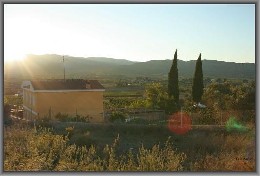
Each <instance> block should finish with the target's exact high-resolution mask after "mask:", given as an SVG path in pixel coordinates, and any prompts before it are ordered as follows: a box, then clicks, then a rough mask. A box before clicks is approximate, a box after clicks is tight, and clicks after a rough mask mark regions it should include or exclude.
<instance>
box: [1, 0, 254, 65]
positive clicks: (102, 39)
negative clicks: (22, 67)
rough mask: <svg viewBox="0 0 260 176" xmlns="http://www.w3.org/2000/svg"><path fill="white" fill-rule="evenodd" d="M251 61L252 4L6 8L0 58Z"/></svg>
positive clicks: (20, 5) (18, 5) (23, 5)
mask: <svg viewBox="0 0 260 176" xmlns="http://www.w3.org/2000/svg"><path fill="white" fill-rule="evenodd" d="M176 49H178V59H181V60H186V61H187V60H195V59H197V58H198V56H199V53H202V59H209V60H223V61H230V62H242V63H244V62H251V63H254V62H255V5H253V4H251V5H250V4H249V5H246V4H240V5H235V4H230V5H228V4H223V5H220V4H211V5H210V4H207V5H203V4H103V5H102V4H50V5H47V4H17V5H16V4H5V5H4V59H5V61H10V60H15V59H21V58H23V57H24V56H25V55H26V54H61V55H71V56H82V57H91V56H94V57H99V56H100V57H112V58H116V59H128V60H134V61H147V60H163V59H172V58H173V55H174V52H175V50H176Z"/></svg>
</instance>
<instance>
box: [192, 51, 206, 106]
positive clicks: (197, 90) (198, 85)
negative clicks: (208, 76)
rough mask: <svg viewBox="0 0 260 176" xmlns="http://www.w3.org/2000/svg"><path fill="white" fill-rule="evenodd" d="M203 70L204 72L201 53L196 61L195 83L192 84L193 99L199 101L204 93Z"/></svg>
mask: <svg viewBox="0 0 260 176" xmlns="http://www.w3.org/2000/svg"><path fill="white" fill-rule="evenodd" d="M203 88H204V85H203V72H202V61H201V54H200V55H199V58H198V60H197V62H196V67H195V72H194V77H193V84H192V99H193V101H194V102H196V103H198V102H200V101H201V97H202V95H203Z"/></svg>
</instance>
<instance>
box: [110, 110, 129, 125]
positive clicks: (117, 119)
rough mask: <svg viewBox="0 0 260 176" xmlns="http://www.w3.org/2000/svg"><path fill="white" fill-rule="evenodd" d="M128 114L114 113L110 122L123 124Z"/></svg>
mask: <svg viewBox="0 0 260 176" xmlns="http://www.w3.org/2000/svg"><path fill="white" fill-rule="evenodd" d="M125 119H126V114H124V113H122V112H118V111H114V112H112V114H111V115H110V116H109V118H108V120H109V121H110V122H113V123H123V122H125Z"/></svg>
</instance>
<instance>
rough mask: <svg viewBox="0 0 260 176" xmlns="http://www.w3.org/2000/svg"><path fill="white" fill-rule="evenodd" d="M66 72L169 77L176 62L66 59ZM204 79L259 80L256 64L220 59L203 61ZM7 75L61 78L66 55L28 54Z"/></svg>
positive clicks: (189, 69)
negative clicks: (257, 78)
mask: <svg viewBox="0 0 260 176" xmlns="http://www.w3.org/2000/svg"><path fill="white" fill-rule="evenodd" d="M64 58H65V68H66V69H65V70H66V75H68V77H73V78H77V77H80V76H84V75H89V74H93V75H126V76H150V77H152V76H167V74H168V72H169V70H170V67H171V65H172V60H169V59H168V60H151V61H147V62H133V61H129V60H125V59H113V58H104V57H89V58H83V57H72V56H65V57H64ZM195 64H196V60H191V61H182V60H178V70H179V76H180V77H193V73H194V69H195ZM202 66H203V74H204V77H212V78H243V79H255V64H254V63H234V62H224V61H216V60H203V61H202ZM4 73H5V76H6V75H13V76H15V75H16V76H23V77H24V78H25V77H26V78H28V77H30V75H33V77H49V78H53V77H61V78H62V75H63V62H62V56H60V55H54V54H48V55H28V56H27V58H26V59H25V60H24V61H23V62H22V61H20V62H14V63H7V64H5V65H4Z"/></svg>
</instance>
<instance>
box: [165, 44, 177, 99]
mask: <svg viewBox="0 0 260 176" xmlns="http://www.w3.org/2000/svg"><path fill="white" fill-rule="evenodd" d="M178 82H179V80H178V68H177V49H176V51H175V54H174V59H173V62H172V66H171V69H170V72H169V74H168V96H169V98H173V101H174V102H175V103H176V104H179V83H178Z"/></svg>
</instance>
